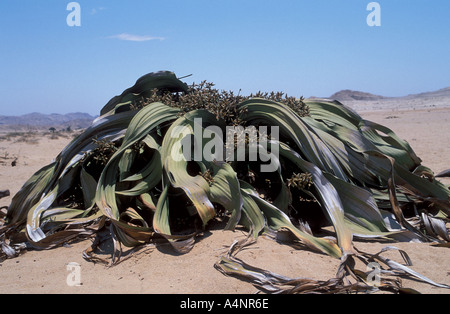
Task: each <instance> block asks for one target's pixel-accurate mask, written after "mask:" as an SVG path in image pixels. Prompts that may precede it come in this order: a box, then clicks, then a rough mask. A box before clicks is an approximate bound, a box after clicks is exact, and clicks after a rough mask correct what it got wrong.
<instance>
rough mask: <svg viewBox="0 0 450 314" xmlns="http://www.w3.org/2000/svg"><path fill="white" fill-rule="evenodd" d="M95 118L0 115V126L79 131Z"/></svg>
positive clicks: (75, 114) (87, 115)
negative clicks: (69, 128) (68, 128)
mask: <svg viewBox="0 0 450 314" xmlns="http://www.w3.org/2000/svg"><path fill="white" fill-rule="evenodd" d="M94 119H95V117H93V116H91V115H89V114H87V113H81V112H76V113H68V114H57V113H53V114H42V113H37V112H34V113H29V114H25V115H21V116H2V115H0V125H3V126H8V125H21V126H33V127H55V128H67V127H71V128H72V129H81V128H87V127H89V126H90V125H91V124H92V121H93V120H94Z"/></svg>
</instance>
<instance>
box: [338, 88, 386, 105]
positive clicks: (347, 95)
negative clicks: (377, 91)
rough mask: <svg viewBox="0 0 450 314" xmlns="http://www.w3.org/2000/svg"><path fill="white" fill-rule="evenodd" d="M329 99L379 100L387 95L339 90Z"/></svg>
mask: <svg viewBox="0 0 450 314" xmlns="http://www.w3.org/2000/svg"><path fill="white" fill-rule="evenodd" d="M330 98H331V99H334V100H339V101H341V102H342V101H351V100H380V99H386V98H388V97H384V96H378V95H373V94H370V93H365V92H358V91H353V90H349V89H346V90H341V91H339V92H337V93H334V94H333V95H331V96H330Z"/></svg>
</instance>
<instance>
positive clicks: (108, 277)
mask: <svg viewBox="0 0 450 314" xmlns="http://www.w3.org/2000/svg"><path fill="white" fill-rule="evenodd" d="M361 114H362V116H363V117H364V118H366V119H368V120H372V121H375V122H378V123H381V124H383V125H386V126H388V127H390V128H392V129H393V130H394V131H395V132H396V133H397V134H398V135H399V136H400V137H402V138H404V139H406V140H407V141H408V142H409V143H410V144H411V146H412V147H413V149H414V150H415V151H416V153H417V154H418V155H419V156H420V157H421V158H422V159H423V163H424V164H425V165H427V166H429V167H430V168H432V169H433V170H434V171H436V172H441V171H443V170H445V169H448V168H450V159H449V157H448V156H450V123H449V120H450V108H439V109H425V110H409V111H408V110H404V111H392V110H389V111H377V112H361ZM70 139H71V138H70V137H59V138H53V139H51V136H50V135H47V136H44V137H38V136H37V135H33V134H31V133H30V134H28V135H26V137H25V138H24V137H9V138H7V137H5V136H2V135H1V134H0V190H4V189H9V190H10V191H11V194H12V195H14V193H16V192H17V191H18V190H19V189H20V187H21V186H22V185H23V183H24V182H25V181H26V180H27V179H28V178H29V177H30V176H31V175H32V174H33V173H34V172H35V171H37V170H38V169H40V168H41V167H42V166H44V165H46V164H48V163H49V162H50V161H51V159H52V158H54V157H55V156H57V154H58V153H59V152H60V151H61V150H62V149H63V148H64V147H65V146H66V145H67V144H68V142H69V141H70ZM16 158H17V159H16ZM15 159H16V166H15V167H12V166H11V162H12V161H14V160H15ZM442 181H444V182H445V183H446V184H450V181H449V180H447V181H445V180H442ZM11 198H12V197H7V198H4V199H1V200H0V207H2V206H7V205H9V203H10V201H11ZM242 237H244V234H242V233H241V232H239V231H236V232H230V231H221V230H219V229H218V230H211V231H208V232H206V233H205V234H204V235H203V237H200V238H199V239H198V241H197V243H196V245H195V247H194V249H193V250H192V251H191V252H190V253H188V254H185V255H177V254H175V253H174V252H172V251H171V249H170V248H168V247H167V246H166V245H158V246H157V247H154V246H149V247H146V248H145V249H142V250H141V251H139V252H138V253H137V254H135V255H134V256H132V257H131V258H129V259H127V260H125V261H123V262H122V263H120V264H119V265H117V266H115V267H112V268H107V267H105V266H104V265H101V264H93V263H90V262H87V261H85V260H84V259H83V258H82V254H81V253H82V251H83V250H84V249H86V248H87V247H89V246H90V244H91V242H90V241H89V240H86V241H82V242H77V243H74V244H71V245H70V247H60V248H56V249H53V250H49V251H40V252H38V251H30V252H26V253H25V254H23V255H21V256H20V257H19V258H16V259H11V260H6V261H4V262H3V263H1V264H0V294H8V293H64V294H65V293H74V294H84V293H94V294H95V293H120V294H123V293H151V294H153V293H158V294H174V293H176V294H178V293H188V294H191V293H196V294H219V293H220V294H222V293H227V294H228V293H231V294H237V293H239V294H247V293H254V292H255V291H256V289H255V288H254V287H253V286H252V285H250V284H248V283H246V282H243V281H240V280H237V279H234V278H230V277H226V276H224V275H222V274H221V273H220V272H219V271H217V270H216V269H215V268H214V267H213V266H214V263H215V262H216V261H217V260H218V258H219V256H220V255H222V254H224V253H225V252H226V248H227V247H229V246H230V245H231V244H232V243H233V241H234V240H235V239H237V238H242ZM355 245H356V247H358V248H359V249H361V250H363V251H366V252H370V253H377V252H378V251H380V250H381V249H382V248H383V247H384V246H386V244H382V243H370V244H369V243H360V242H357V243H355ZM395 246H397V247H398V248H400V249H403V250H405V251H406V252H407V253H408V254H409V255H410V257H411V259H412V261H413V263H414V266H413V267H411V268H412V269H414V270H416V271H417V272H419V273H421V274H423V275H425V276H427V277H429V278H430V279H432V280H434V281H437V282H440V283H444V284H447V285H450V266H449V261H450V249H448V248H436V247H432V246H430V245H427V244H413V243H398V244H395ZM238 256H239V257H240V258H242V259H243V260H244V261H246V262H247V263H249V264H251V265H254V266H258V267H262V268H265V269H268V270H270V271H272V272H275V273H279V274H282V275H285V276H289V277H293V278H295V277H308V278H313V279H323V280H327V279H329V278H331V277H333V276H334V275H335V273H336V271H337V268H338V265H339V261H337V260H334V259H332V258H330V257H327V256H324V255H320V254H315V253H312V252H309V251H304V250H296V249H295V248H293V247H291V246H288V245H282V244H279V243H276V242H275V241H273V240H271V239H268V238H264V237H262V238H260V239H259V241H258V243H257V244H255V245H254V246H252V247H251V249H249V250H246V251H243V252H242V253H240V254H239V255H238ZM386 256H388V257H392V259H394V260H396V261H399V262H400V261H401V258H400V256H399V255H398V253H394V252H392V253H388V254H387V255H386ZM73 262H75V263H78V264H79V265H81V272H80V274H81V283H82V284H81V285H79V286H70V285H68V284H67V278H68V277H69V276H70V275H71V270H70V268H68V266H67V265H68V264H69V263H73ZM403 284H404V286H405V287H409V288H414V289H417V290H418V291H420V292H422V293H440V294H441V293H442V294H447V293H450V290H444V289H438V288H433V287H431V286H429V285H427V284H423V283H419V282H416V281H411V280H404V281H403Z"/></svg>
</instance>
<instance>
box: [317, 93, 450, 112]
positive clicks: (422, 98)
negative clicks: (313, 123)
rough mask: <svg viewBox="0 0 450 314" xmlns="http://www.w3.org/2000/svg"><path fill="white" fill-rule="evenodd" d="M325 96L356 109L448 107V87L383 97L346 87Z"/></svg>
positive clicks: (391, 109)
mask: <svg viewBox="0 0 450 314" xmlns="http://www.w3.org/2000/svg"><path fill="white" fill-rule="evenodd" d="M311 98H312V99H317V97H311ZM325 98H327V99H332V100H338V101H340V102H342V103H343V104H345V105H347V106H349V107H351V108H353V109H354V110H356V111H377V110H389V111H395V110H419V109H430V108H443V107H450V87H446V88H443V89H440V90H437V91H431V92H424V93H418V94H412V95H407V96H402V97H385V96H379V95H374V94H370V93H366V92H361V91H353V90H348V89H347V90H342V91H339V92H337V93H334V94H333V95H331V96H330V97H325Z"/></svg>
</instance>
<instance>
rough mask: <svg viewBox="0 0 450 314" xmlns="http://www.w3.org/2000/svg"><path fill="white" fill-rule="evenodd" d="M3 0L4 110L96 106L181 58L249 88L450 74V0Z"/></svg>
mask: <svg viewBox="0 0 450 314" xmlns="http://www.w3.org/2000/svg"><path fill="white" fill-rule="evenodd" d="M69 2H71V1H66V0H1V1H0V44H1V49H0V94H1V97H0V109H1V110H0V115H20V114H25V113H29V112H43V113H68V112H88V113H90V114H92V115H96V114H98V113H99V111H100V109H101V108H102V107H103V106H104V104H106V103H107V102H108V100H109V99H110V98H112V97H113V96H115V95H117V94H120V93H122V91H123V90H124V89H126V88H128V87H130V86H132V85H133V84H134V82H135V81H136V80H137V79H138V78H139V77H140V76H142V75H144V74H146V73H149V72H153V71H159V70H171V71H174V72H175V73H176V74H177V75H178V76H180V77H181V76H185V75H189V74H193V76H192V77H189V78H188V79H186V80H185V81H186V82H187V83H192V82H197V83H198V82H201V81H203V80H207V81H211V82H214V83H215V84H216V86H217V88H219V89H225V90H234V91H238V90H239V89H242V93H243V94H249V93H252V92H257V91H259V90H261V91H272V90H274V91H284V92H286V93H288V94H289V95H291V96H296V97H299V96H305V97H309V96H329V95H331V94H333V93H334V92H337V91H339V90H341V89H353V90H361V91H366V92H371V93H374V94H381V95H385V96H404V95H407V94H412V93H417V92H425V91H431V90H437V89H440V88H444V87H448V86H450V75H449V73H450V1H449V0H432V1H429V0H428V1H426V0H384V1H381V0H380V1H377V2H378V3H379V4H380V6H381V26H380V27H376V26H375V27H369V26H368V25H367V22H366V18H367V16H368V14H369V13H370V12H369V11H367V5H368V4H369V2H371V1H369V0H339V1H338V0H314V1H311V0H289V1H288V0H278V1H269V0H240V1H237V0H166V1H153V0H129V1H123V0H122V1H116V0H84V1H83V0H79V1H77V2H78V3H79V4H80V8H81V15H80V16H81V26H80V27H76V26H75V27H69V26H68V25H67V23H66V18H67V16H68V14H70V11H67V10H66V8H67V5H68V3H69Z"/></svg>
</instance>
